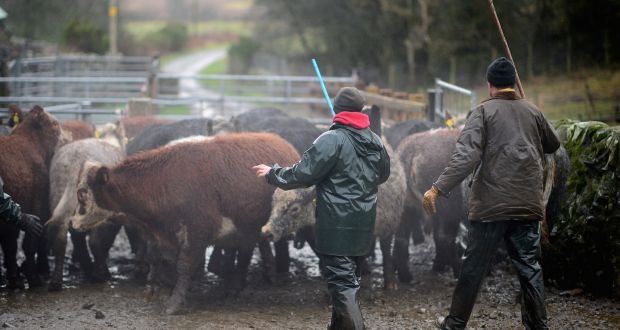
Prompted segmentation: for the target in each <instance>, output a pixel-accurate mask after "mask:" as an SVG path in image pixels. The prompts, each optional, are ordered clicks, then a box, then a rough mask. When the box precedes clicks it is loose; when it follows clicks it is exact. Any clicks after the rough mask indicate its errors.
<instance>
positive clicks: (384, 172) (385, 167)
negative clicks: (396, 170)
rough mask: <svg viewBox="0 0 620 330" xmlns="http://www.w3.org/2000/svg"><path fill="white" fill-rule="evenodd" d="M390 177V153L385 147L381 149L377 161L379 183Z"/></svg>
mask: <svg viewBox="0 0 620 330" xmlns="http://www.w3.org/2000/svg"><path fill="white" fill-rule="evenodd" d="M389 177H390V155H388V153H387V150H385V147H383V149H381V162H380V163H379V184H382V183H384V182H385V181H387V179H388V178H389Z"/></svg>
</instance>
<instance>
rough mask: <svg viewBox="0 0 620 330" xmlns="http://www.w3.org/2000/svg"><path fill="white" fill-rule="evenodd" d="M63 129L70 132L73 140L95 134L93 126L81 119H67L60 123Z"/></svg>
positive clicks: (90, 136)
mask: <svg viewBox="0 0 620 330" xmlns="http://www.w3.org/2000/svg"><path fill="white" fill-rule="evenodd" d="M60 127H62V129H63V131H65V132H69V133H71V138H72V140H73V141H77V140H82V139H88V138H92V137H94V136H95V126H94V125H93V124H90V123H87V122H85V121H81V120H67V121H63V122H61V123H60Z"/></svg>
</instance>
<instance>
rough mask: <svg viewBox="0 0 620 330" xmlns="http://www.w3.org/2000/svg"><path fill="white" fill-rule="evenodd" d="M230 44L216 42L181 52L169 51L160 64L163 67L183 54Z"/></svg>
mask: <svg viewBox="0 0 620 330" xmlns="http://www.w3.org/2000/svg"><path fill="white" fill-rule="evenodd" d="M229 46H230V44H228V43H222V42H220V43H214V44H210V45H208V46H205V47H200V48H194V49H187V50H182V51H179V52H174V53H167V54H164V55H163V56H162V57H161V59H160V65H161V67H164V66H165V65H166V64H168V63H170V62H171V61H173V60H175V59H177V58H179V57H181V56H185V55H189V54H192V53H197V52H202V51H205V50H210V49H215V48H224V47H229Z"/></svg>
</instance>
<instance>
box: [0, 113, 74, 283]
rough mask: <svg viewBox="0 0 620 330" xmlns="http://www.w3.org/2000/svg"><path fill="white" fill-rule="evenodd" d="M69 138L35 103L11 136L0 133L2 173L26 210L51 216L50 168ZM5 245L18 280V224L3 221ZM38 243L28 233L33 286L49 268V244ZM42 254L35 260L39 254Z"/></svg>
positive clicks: (28, 267)
mask: <svg viewBox="0 0 620 330" xmlns="http://www.w3.org/2000/svg"><path fill="white" fill-rule="evenodd" d="M65 142H67V139H66V137H65V136H64V134H63V132H62V129H61V128H60V124H59V123H58V121H57V120H56V119H55V118H54V117H53V116H52V115H50V114H48V113H46V112H45V111H44V110H43V109H42V108H41V107H39V106H35V107H34V108H32V110H30V112H29V113H28V114H27V115H25V116H24V120H23V121H22V122H21V123H20V124H19V125H17V126H16V127H15V129H13V132H12V133H11V135H9V136H0V173H1V174H2V179H3V180H4V187H5V190H6V192H7V193H8V194H9V195H11V196H12V197H13V199H14V200H15V201H16V202H17V203H19V204H20V205H21V207H22V211H23V212H26V213H31V214H34V215H37V216H38V217H39V218H41V219H43V220H46V219H48V218H49V216H50V207H49V198H48V196H49V177H48V170H49V165H50V161H51V159H52V156H53V155H54V151H55V150H56V148H57V147H58V146H59V145H61V144H64V143H65ZM0 232H1V233H2V239H1V243H2V249H3V250H4V254H5V267H6V268H7V275H8V277H9V279H10V280H11V279H12V280H15V281H17V282H14V283H16V284H17V286H21V285H20V284H19V283H18V282H20V281H18V280H17V278H18V276H17V269H16V267H17V264H16V260H15V254H16V253H17V236H18V234H19V231H18V229H17V228H16V227H13V226H9V225H4V224H3V225H0ZM40 242H42V241H41V240H38V241H37V243H35V242H34V241H33V240H32V237H30V235H29V234H26V237H25V239H24V242H23V244H22V246H23V248H24V253H25V254H26V260H25V262H24V265H23V269H24V272H25V273H26V278H27V279H28V284H29V285H30V286H31V287H33V286H37V285H40V284H41V281H40V279H39V277H38V275H37V270H36V268H39V272H49V266H48V264H47V254H46V250H45V244H39V243H40ZM37 252H38V253H39V258H38V260H37V261H36V262H35V254H36V253H37Z"/></svg>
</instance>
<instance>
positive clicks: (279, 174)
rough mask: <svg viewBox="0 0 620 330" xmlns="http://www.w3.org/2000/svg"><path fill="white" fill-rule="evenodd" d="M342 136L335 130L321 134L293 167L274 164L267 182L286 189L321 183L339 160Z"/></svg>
mask: <svg viewBox="0 0 620 330" xmlns="http://www.w3.org/2000/svg"><path fill="white" fill-rule="evenodd" d="M339 152H340V137H339V136H338V135H337V133H335V132H333V131H328V132H327V133H324V134H323V135H321V136H320V137H319V138H318V139H317V140H316V141H315V142H314V143H313V144H312V146H311V147H310V148H309V149H308V150H306V152H304V153H303V155H302V156H301V160H300V161H299V162H298V163H297V164H295V165H293V166H292V167H280V166H278V165H274V166H273V168H272V169H271V171H269V173H268V174H267V182H269V183H270V184H272V185H274V186H276V187H278V188H281V189H284V190H290V189H296V188H302V187H310V186H312V185H315V184H317V183H319V182H320V181H321V180H323V178H324V177H325V176H326V175H327V174H328V173H329V172H330V171H331V169H332V168H333V167H334V165H335V164H336V163H337V162H338V157H337V156H338V153H339Z"/></svg>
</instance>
